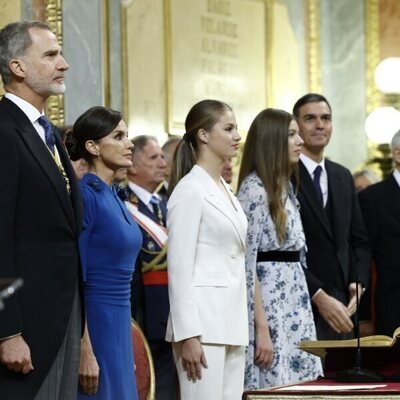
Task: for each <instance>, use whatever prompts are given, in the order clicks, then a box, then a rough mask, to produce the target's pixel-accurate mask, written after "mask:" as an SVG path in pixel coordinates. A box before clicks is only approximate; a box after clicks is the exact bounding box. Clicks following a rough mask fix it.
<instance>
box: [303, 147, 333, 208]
mask: <svg viewBox="0 0 400 400" xmlns="http://www.w3.org/2000/svg"><path fill="white" fill-rule="evenodd" d="M300 160H301V161H302V163H303V164H304V166H305V167H306V169H307V171H308V173H309V174H310V176H311V179H312V180H314V171H315V168H317V166H318V165H319V166H321V168H322V172H321V177H320V180H319V184H320V186H321V191H322V197H323V202H324V207H325V206H326V203H327V201H328V174H327V173H326V169H325V159H324V158H323V159H322V161H321V162H320V163H319V164H318V163H316V162H315V161H314V160H311V158H309V157H307V156H305V155H304V154H300Z"/></svg>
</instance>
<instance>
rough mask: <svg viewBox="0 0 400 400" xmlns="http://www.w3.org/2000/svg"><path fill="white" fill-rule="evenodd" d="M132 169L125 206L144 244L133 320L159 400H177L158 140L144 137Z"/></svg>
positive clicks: (134, 291)
mask: <svg viewBox="0 0 400 400" xmlns="http://www.w3.org/2000/svg"><path fill="white" fill-rule="evenodd" d="M132 143H133V144H134V148H133V154H132V166H131V167H130V168H128V186H127V194H128V196H127V201H126V203H125V204H126V205H127V207H128V209H129V211H130V212H131V213H132V216H133V217H134V218H135V219H136V221H137V222H138V224H139V226H140V229H141V231H142V234H143V244H142V247H141V249H140V254H139V257H138V259H137V262H136V268H135V269H136V270H135V274H134V276H133V280H132V316H133V318H135V320H137V321H138V323H139V324H140V325H141V327H142V329H143V332H144V334H145V336H146V339H147V341H148V343H149V346H150V349H151V354H152V356H153V361H154V372H155V377H156V398H157V399H159V400H174V399H176V396H177V394H176V392H177V386H178V385H177V377H176V370H175V367H174V361H173V357H172V348H171V344H170V343H167V342H166V341H165V331H166V328H167V320H168V313H169V301H168V275H167V238H168V233H167V229H166V225H167V221H166V217H167V199H166V197H165V196H163V195H161V194H160V193H157V187H158V186H159V184H160V183H161V182H163V181H164V177H165V171H166V166H167V164H166V162H165V160H164V154H163V152H162V150H161V148H160V146H159V144H158V141H157V139H156V138H155V137H154V136H147V135H140V136H136V137H135V138H133V139H132Z"/></svg>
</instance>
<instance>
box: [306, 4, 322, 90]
mask: <svg viewBox="0 0 400 400" xmlns="http://www.w3.org/2000/svg"><path fill="white" fill-rule="evenodd" d="M306 10H307V15H306V18H307V19H308V21H307V22H308V24H307V25H306V26H307V27H308V41H307V42H308V79H309V90H310V92H314V93H322V73H321V3H320V0H307V4H306Z"/></svg>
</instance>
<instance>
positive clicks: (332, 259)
mask: <svg viewBox="0 0 400 400" xmlns="http://www.w3.org/2000/svg"><path fill="white" fill-rule="evenodd" d="M325 168H326V171H327V174H328V186H329V194H328V196H329V197H330V198H329V201H330V202H331V211H332V218H331V219H332V224H331V223H330V221H329V219H328V217H327V215H326V213H325V211H324V209H323V206H322V205H321V203H320V202H319V201H318V199H317V195H316V191H315V188H314V186H313V182H312V179H311V177H310V174H309V173H308V171H307V169H306V167H305V166H304V164H303V163H302V162H301V161H300V162H299V181H300V182H299V183H300V186H299V193H298V199H299V202H300V207H301V208H300V214H301V219H302V222H303V228H304V232H305V236H306V245H307V255H306V259H307V267H308V269H306V270H305V274H306V279H307V284H308V288H309V292H310V296H311V297H312V296H313V295H314V294H315V292H316V291H317V290H318V289H319V288H324V289H325V290H326V291H327V292H328V293H329V292H330V291H331V290H332V289H335V288H337V286H338V285H339V286H341V289H344V290H345V292H348V285H349V283H351V282H354V281H355V270H356V268H357V270H358V278H359V280H360V281H361V282H362V283H363V284H364V285H366V284H367V283H368V278H369V265H370V255H369V246H368V239H367V234H366V231H365V227H364V224H363V220H362V217H361V212H360V208H359V204H358V200H357V196H356V193H355V189H354V184H353V179H352V176H351V174H350V172H349V171H348V170H347V169H346V168H344V167H343V166H341V165H339V164H337V163H334V162H332V161H329V160H325ZM331 225H332V226H331ZM332 268H336V269H337V270H338V271H340V275H341V276H336V277H335V281H332V279H331V278H328V277H327V276H328V275H329V274H327V273H326V272H327V271H331V269H332Z"/></svg>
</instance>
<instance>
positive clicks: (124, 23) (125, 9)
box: [120, 0, 134, 122]
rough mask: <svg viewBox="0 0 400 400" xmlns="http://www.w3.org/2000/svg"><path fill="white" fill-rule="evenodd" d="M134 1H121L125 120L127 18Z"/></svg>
mask: <svg viewBox="0 0 400 400" xmlns="http://www.w3.org/2000/svg"><path fill="white" fill-rule="evenodd" d="M133 3H134V1H133V0H124V1H121V15H120V18H121V62H122V90H123V95H122V99H123V108H124V109H123V115H124V116H125V121H126V122H127V121H128V115H129V95H128V87H129V84H128V83H129V82H128V80H129V74H128V43H127V35H126V31H127V23H128V21H127V19H128V16H127V14H128V8H129V7H130V6H131V5H132V4H133Z"/></svg>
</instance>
